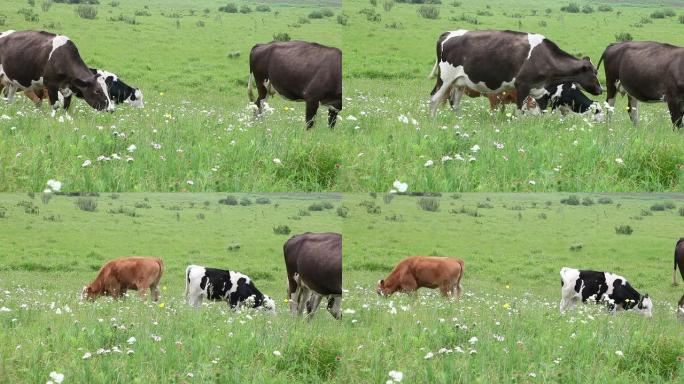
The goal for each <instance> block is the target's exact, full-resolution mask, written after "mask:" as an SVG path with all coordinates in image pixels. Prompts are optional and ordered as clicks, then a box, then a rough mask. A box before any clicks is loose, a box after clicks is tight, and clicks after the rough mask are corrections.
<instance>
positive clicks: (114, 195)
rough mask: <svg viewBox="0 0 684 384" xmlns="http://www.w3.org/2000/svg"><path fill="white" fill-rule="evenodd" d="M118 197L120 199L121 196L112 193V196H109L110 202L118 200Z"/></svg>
mask: <svg viewBox="0 0 684 384" xmlns="http://www.w3.org/2000/svg"><path fill="white" fill-rule="evenodd" d="M119 197H121V195H119V194H118V193H112V194H110V195H109V198H110V199H112V200H116V199H118V198H119Z"/></svg>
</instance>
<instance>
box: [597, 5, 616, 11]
mask: <svg viewBox="0 0 684 384" xmlns="http://www.w3.org/2000/svg"><path fill="white" fill-rule="evenodd" d="M612 10H613V7H611V6H610V5H606V4H601V5H599V6H598V11H599V12H611V11H612Z"/></svg>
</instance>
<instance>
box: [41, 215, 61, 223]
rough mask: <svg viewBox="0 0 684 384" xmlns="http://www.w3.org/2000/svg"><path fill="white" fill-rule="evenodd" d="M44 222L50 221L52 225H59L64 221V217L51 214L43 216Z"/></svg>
mask: <svg viewBox="0 0 684 384" xmlns="http://www.w3.org/2000/svg"><path fill="white" fill-rule="evenodd" d="M43 221H49V222H51V223H59V222H61V221H62V216H60V215H55V214H54V213H51V214H49V215H46V216H43Z"/></svg>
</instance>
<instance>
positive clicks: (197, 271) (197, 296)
mask: <svg viewBox="0 0 684 384" xmlns="http://www.w3.org/2000/svg"><path fill="white" fill-rule="evenodd" d="M206 272H207V270H206V268H204V267H201V266H199V265H190V266H188V268H187V269H186V270H185V278H186V280H185V299H186V301H187V303H188V305H191V306H193V307H199V306H200V304H202V298H203V297H207V288H208V287H205V288H204V289H202V288H201V287H200V283H201V282H202V277H203V276H204V275H205V274H206Z"/></svg>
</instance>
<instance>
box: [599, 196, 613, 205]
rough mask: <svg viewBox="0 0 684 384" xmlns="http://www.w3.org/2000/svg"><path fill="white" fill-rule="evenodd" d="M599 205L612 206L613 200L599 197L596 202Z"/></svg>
mask: <svg viewBox="0 0 684 384" xmlns="http://www.w3.org/2000/svg"><path fill="white" fill-rule="evenodd" d="M597 201H598V203H599V204H604V205H605V204H613V199H611V198H610V197H600V198H599V199H598V200H597Z"/></svg>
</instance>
